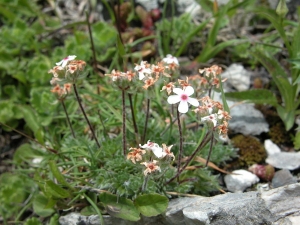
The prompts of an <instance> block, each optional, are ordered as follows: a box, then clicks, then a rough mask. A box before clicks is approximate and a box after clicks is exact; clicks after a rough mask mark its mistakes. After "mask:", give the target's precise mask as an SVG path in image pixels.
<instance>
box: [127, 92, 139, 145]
mask: <svg viewBox="0 0 300 225" xmlns="http://www.w3.org/2000/svg"><path fill="white" fill-rule="evenodd" d="M128 98H129V103H130V111H131V117H132V123H133V129H134V133H135V140H136V144H137V145H139V140H140V138H139V131H138V127H137V123H136V120H135V115H134V109H133V103H132V94H129V93H128Z"/></svg>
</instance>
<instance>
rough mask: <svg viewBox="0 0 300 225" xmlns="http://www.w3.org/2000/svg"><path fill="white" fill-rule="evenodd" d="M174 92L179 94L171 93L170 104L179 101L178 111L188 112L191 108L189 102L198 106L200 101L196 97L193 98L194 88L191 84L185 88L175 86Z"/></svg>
mask: <svg viewBox="0 0 300 225" xmlns="http://www.w3.org/2000/svg"><path fill="white" fill-rule="evenodd" d="M173 92H174V93H175V94H177V95H171V96H169V97H168V103H169V104H175V103H178V102H179V105H178V111H179V112H181V113H186V112H187V111H188V110H189V106H188V103H190V104H191V105H193V106H195V107H198V106H199V102H198V100H197V99H195V98H191V97H189V96H191V95H192V94H194V88H193V87H191V86H187V87H186V88H185V89H184V90H182V89H181V88H174V89H173Z"/></svg>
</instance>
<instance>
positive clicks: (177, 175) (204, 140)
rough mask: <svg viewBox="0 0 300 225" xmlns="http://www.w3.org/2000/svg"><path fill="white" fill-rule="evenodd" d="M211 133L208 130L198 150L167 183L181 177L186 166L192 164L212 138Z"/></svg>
mask: <svg viewBox="0 0 300 225" xmlns="http://www.w3.org/2000/svg"><path fill="white" fill-rule="evenodd" d="M210 135H213V134H212V132H208V133H206V135H205V137H204V138H203V141H201V143H200V144H199V145H198V147H197V148H196V150H195V151H194V152H193V154H192V155H190V156H189V158H188V159H187V161H186V162H185V164H184V165H183V166H182V167H181V169H180V170H179V172H177V174H176V175H175V176H174V177H172V178H171V179H170V180H168V181H167V182H166V184H169V183H170V182H172V181H173V180H174V179H176V178H177V177H179V175H180V174H181V173H182V172H183V171H184V170H185V168H186V167H187V166H188V165H189V164H190V162H191V161H192V159H193V158H194V157H195V156H196V154H197V153H199V151H200V150H201V149H203V147H204V146H205V145H206V144H207V143H208V142H209V141H210V140H211V137H210Z"/></svg>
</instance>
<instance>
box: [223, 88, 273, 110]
mask: <svg viewBox="0 0 300 225" xmlns="http://www.w3.org/2000/svg"><path fill="white" fill-rule="evenodd" d="M225 97H226V99H228V100H235V101H243V100H248V101H250V102H253V103H255V104H269V105H272V106H277V105H278V104H277V99H276V97H275V96H274V94H273V93H272V92H271V91H270V90H266V89H252V90H247V91H239V92H228V93H225Z"/></svg>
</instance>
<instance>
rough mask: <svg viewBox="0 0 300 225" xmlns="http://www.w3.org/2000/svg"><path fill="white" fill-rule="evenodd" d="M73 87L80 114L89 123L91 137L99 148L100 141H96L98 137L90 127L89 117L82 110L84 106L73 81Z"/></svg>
mask: <svg viewBox="0 0 300 225" xmlns="http://www.w3.org/2000/svg"><path fill="white" fill-rule="evenodd" d="M73 88H74V92H75V96H76V99H77V102H78V104H79V107H80V109H81V112H82V114H83V116H84V118H85V120H86V122H87V123H88V125H89V128H90V130H91V132H92V135H93V138H94V139H95V141H96V144H97V146H98V148H100V147H101V145H100V143H99V142H98V139H97V137H96V135H95V131H94V128H93V127H92V125H91V123H90V121H89V119H88V117H87V115H86V113H85V111H84V108H83V106H82V104H81V100H80V98H79V94H78V91H77V87H76V84H75V83H74V84H73Z"/></svg>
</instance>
